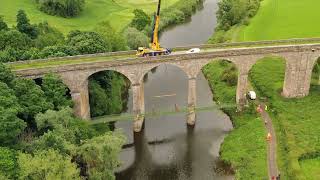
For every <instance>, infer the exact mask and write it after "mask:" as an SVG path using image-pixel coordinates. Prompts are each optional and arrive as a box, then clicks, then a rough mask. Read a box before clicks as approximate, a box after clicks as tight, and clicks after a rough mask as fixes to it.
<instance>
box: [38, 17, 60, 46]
mask: <svg viewBox="0 0 320 180" xmlns="http://www.w3.org/2000/svg"><path fill="white" fill-rule="evenodd" d="M37 29H38V31H39V35H38V38H37V39H36V40H35V46H36V47H37V48H39V49H43V48H44V47H47V46H55V45H59V44H63V43H64V36H63V34H62V33H61V32H60V31H58V30H57V29H55V28H53V27H51V26H49V24H48V23H47V22H44V23H40V24H39V25H38V26H37Z"/></svg>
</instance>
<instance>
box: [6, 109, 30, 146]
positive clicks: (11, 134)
mask: <svg viewBox="0 0 320 180" xmlns="http://www.w3.org/2000/svg"><path fill="white" fill-rule="evenodd" d="M0 114H1V116H0V145H12V143H13V142H15V141H16V140H17V137H18V136H19V135H20V134H21V133H22V132H23V130H24V129H25V128H26V123H25V122H24V121H23V120H21V119H19V118H18V117H17V113H16V112H15V110H13V109H8V108H4V107H2V106H0Z"/></svg>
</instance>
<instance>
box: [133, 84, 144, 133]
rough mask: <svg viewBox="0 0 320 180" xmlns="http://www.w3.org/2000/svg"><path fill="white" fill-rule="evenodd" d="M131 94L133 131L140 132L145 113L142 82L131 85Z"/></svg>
mask: <svg viewBox="0 0 320 180" xmlns="http://www.w3.org/2000/svg"><path fill="white" fill-rule="evenodd" d="M132 96H133V113H134V121H133V131H134V132H140V131H141V130H142V128H143V123H144V114H145V105H144V84H143V82H140V83H139V84H133V85H132Z"/></svg>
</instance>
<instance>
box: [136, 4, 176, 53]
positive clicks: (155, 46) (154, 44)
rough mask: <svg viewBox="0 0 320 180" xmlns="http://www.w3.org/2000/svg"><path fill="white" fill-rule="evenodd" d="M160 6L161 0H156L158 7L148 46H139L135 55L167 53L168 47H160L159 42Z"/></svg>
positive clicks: (169, 51) (168, 51)
mask: <svg viewBox="0 0 320 180" xmlns="http://www.w3.org/2000/svg"><path fill="white" fill-rule="evenodd" d="M160 8H161V0H159V1H158V9H157V12H156V14H155V15H154V24H153V31H152V35H151V42H150V45H149V48H146V47H139V48H138V50H137V56H158V55H169V54H170V53H171V50H170V49H167V48H162V47H160V43H159V32H158V31H159V24H160Z"/></svg>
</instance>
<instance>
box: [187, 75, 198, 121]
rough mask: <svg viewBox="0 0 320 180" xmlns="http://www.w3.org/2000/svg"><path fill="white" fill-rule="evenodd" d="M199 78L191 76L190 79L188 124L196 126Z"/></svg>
mask: <svg viewBox="0 0 320 180" xmlns="http://www.w3.org/2000/svg"><path fill="white" fill-rule="evenodd" d="M196 83H197V79H196V78H195V77H193V78H189V80H188V112H187V113H188V114H187V124H188V125H190V126H194V125H195V123H196V112H195V108H196V101H197V91H196V90H197V86H196Z"/></svg>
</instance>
